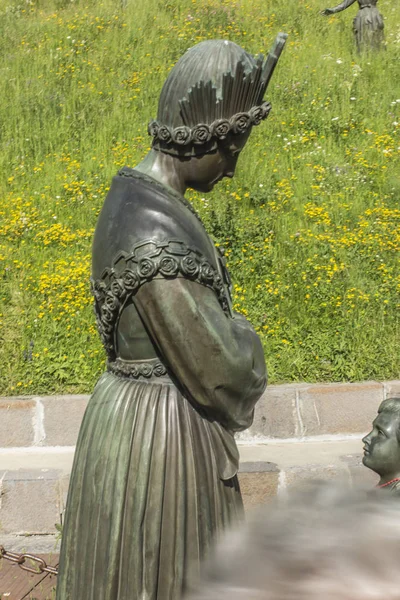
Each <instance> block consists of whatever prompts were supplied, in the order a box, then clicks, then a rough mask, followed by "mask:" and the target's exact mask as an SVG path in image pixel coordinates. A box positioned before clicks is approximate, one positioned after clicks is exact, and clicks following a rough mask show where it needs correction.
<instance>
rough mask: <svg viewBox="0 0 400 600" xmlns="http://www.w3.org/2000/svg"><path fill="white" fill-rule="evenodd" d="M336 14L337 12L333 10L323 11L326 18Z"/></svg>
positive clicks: (326, 9) (322, 13)
mask: <svg viewBox="0 0 400 600" xmlns="http://www.w3.org/2000/svg"><path fill="white" fill-rule="evenodd" d="M333 14H335V11H334V10H333V8H325V10H321V15H324V17H327V16H328V15H333Z"/></svg>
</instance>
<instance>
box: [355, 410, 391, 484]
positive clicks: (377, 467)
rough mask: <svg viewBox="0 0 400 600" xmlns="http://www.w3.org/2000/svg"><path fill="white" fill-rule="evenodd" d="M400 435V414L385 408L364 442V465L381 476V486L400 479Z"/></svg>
mask: <svg viewBox="0 0 400 600" xmlns="http://www.w3.org/2000/svg"><path fill="white" fill-rule="evenodd" d="M399 404H400V402H399ZM399 435H400V414H399V413H397V412H395V411H393V410H390V409H389V408H387V409H386V408H385V409H384V410H382V411H380V412H379V413H378V416H377V417H376V419H375V420H374V422H373V424H372V431H370V433H369V434H368V435H366V436H365V437H364V438H363V440H362V441H363V442H364V457H363V464H364V465H365V466H366V467H368V468H369V469H371V470H372V471H375V473H378V475H380V477H381V480H380V484H381V485H382V484H384V483H387V482H388V481H390V480H392V479H396V478H398V477H400V441H399V437H398V436H399Z"/></svg>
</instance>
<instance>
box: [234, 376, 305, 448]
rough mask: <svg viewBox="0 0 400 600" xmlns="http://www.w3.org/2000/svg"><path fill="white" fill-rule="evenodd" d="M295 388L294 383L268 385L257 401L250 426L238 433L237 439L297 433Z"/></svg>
mask: <svg viewBox="0 0 400 600" xmlns="http://www.w3.org/2000/svg"><path fill="white" fill-rule="evenodd" d="M296 389H297V388H296V385H279V386H278V385H271V386H268V387H267V389H266V390H265V392H264V394H263V395H262V397H261V398H260V400H259V401H258V402H257V405H256V409H255V413H254V421H253V424H252V426H251V427H249V429H247V430H246V431H245V432H243V433H241V434H239V435H238V436H237V439H238V440H241V441H246V440H248V439H257V438H290V437H294V436H297V435H299V433H300V432H299V427H298V420H297V414H296Z"/></svg>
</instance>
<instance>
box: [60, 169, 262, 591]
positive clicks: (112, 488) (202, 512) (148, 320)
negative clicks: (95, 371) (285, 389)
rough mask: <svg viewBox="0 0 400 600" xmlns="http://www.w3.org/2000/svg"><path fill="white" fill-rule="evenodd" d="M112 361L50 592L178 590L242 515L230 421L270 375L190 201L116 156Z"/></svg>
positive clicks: (101, 385) (85, 435)
mask: <svg viewBox="0 0 400 600" xmlns="http://www.w3.org/2000/svg"><path fill="white" fill-rule="evenodd" d="M92 286H93V292H94V296H95V311H96V315H97V321H98V328H99V332H100V335H101V337H102V340H103V344H104V346H105V349H106V352H107V355H108V367H107V372H106V373H104V374H103V375H102V376H101V377H100V380H99V381H98V383H97V385H96V387H95V389H94V392H93V395H92V397H91V399H90V401H89V404H88V407H87V410H86V413H85V415H84V419H83V423H82V426H81V430H80V433H79V439H78V442H77V447H76V453H75V459H74V464H73V469H72V474H71V482H70V489H69V493H68V499H67V508H66V519H65V525H64V531H63V536H62V543H61V556H60V568H59V576H58V585H57V600H128V599H129V600H179V598H180V597H181V594H182V592H183V591H184V590H185V589H186V588H187V585H188V582H190V581H192V580H193V579H195V578H196V577H197V576H198V569H199V562H200V560H201V559H202V558H203V557H204V555H205V554H206V553H207V551H208V549H209V547H210V545H211V544H212V542H213V540H214V539H215V538H216V537H218V534H219V532H220V531H221V530H223V529H224V528H225V527H226V526H228V525H229V524H231V523H232V522H234V521H236V520H238V519H240V518H241V515H242V501H241V496H240V490H239V484H238V479H237V470H238V450H237V447H236V443H235V440H234V432H235V431H240V430H242V429H245V428H246V427H248V426H249V425H250V424H251V422H252V418H253V409H254V405H255V403H256V401H257V400H258V399H259V397H260V396H261V394H262V392H263V390H264V388H265V385H266V374H265V363H264V356H263V351H262V347H261V344H260V341H259V339H258V336H257V335H256V333H255V332H254V330H253V329H252V327H251V325H250V324H249V323H248V322H247V321H246V319H244V317H242V316H240V315H237V314H235V313H233V312H232V308H231V301H230V294H229V286H230V281H229V275H228V273H227V271H226V269H225V266H224V264H223V259H222V258H221V256H220V255H219V254H218V252H217V250H216V248H215V246H214V244H213V243H212V241H211V239H210V237H209V236H208V235H207V233H206V231H205V229H204V227H203V225H202V223H201V222H200V220H199V219H198V218H197V216H196V215H195V214H194V212H193V211H192V210H191V207H190V205H189V204H188V203H187V201H186V200H185V199H184V198H183V197H182V196H180V195H179V194H177V193H175V192H173V191H172V190H170V189H169V188H168V189H167V188H165V187H164V186H162V185H161V184H159V183H158V182H156V181H155V180H154V179H152V178H150V177H148V176H145V175H143V174H141V173H139V172H138V171H135V170H133V169H128V168H126V167H125V168H124V169H122V171H120V173H119V174H118V175H117V176H116V177H114V179H113V183H112V186H111V188H110V191H109V194H108V196H107V198H106V201H105V203H104V206H103V209H102V212H101V214H100V217H99V221H98V225H97V228H96V232H95V237H94V244H93V265H92Z"/></svg>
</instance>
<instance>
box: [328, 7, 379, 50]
mask: <svg viewBox="0 0 400 600" xmlns="http://www.w3.org/2000/svg"><path fill="white" fill-rule="evenodd" d="M356 1H357V2H358V7H359V11H358V13H357V15H356V16H355V18H354V20H353V33H354V37H355V40H356V44H357V50H358V51H359V52H361V51H362V50H368V49H375V50H379V49H380V48H381V47H382V45H383V42H384V33H383V30H384V23H383V18H382V15H381V13H380V12H379V10H378V9H377V6H376V5H377V2H378V0H344V1H343V2H341V3H340V4H338V5H337V6H335V7H334V8H326V9H325V10H323V11H322V14H323V15H325V16H328V15H333V14H335V13H338V12H341V11H342V10H346V8H349V6H351V5H352V4H354V3H355V2H356Z"/></svg>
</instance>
